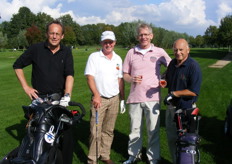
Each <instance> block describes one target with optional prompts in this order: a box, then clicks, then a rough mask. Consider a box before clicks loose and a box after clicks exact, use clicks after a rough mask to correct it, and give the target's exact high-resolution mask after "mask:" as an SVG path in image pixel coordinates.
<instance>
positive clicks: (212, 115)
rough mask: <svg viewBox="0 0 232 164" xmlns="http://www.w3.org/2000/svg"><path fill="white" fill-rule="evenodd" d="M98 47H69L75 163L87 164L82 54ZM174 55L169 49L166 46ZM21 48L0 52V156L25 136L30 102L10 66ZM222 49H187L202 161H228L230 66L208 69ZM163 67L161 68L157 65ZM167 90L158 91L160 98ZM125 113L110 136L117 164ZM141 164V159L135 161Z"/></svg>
mask: <svg viewBox="0 0 232 164" xmlns="http://www.w3.org/2000/svg"><path fill="white" fill-rule="evenodd" d="M96 48H98V47H88V51H86V50H85V48H80V49H75V50H73V56H74V61H75V84H74V89H73V96H72V100H75V101H78V102H80V103H82V104H83V105H84V106H85V108H86V110H87V114H86V116H85V117H84V120H83V121H82V122H81V123H80V124H78V125H77V126H76V127H75V128H74V131H75V152H74V162H73V163H74V164H79V163H86V159H87V153H88V136H89V118H90V115H89V106H90V105H89V102H90V95H91V94H90V91H89V89H88V86H87V83H86V79H85V76H84V69H85V64H86V61H87V58H88V56H89V54H90V53H91V52H94V51H96ZM115 51H116V52H117V53H118V54H120V55H121V57H122V58H123V59H124V57H125V55H126V53H127V51H128V50H127V49H123V48H116V49H115ZM167 52H168V53H169V54H170V56H171V57H172V58H173V54H172V51H171V50H167ZM21 53H22V52H17V51H13V52H7V51H5V52H0V88H1V92H0V102H1V105H0V158H2V157H3V156H4V155H5V154H7V153H8V152H9V151H11V150H12V149H13V148H15V147H16V146H18V145H19V144H20V142H21V140H22V138H23V136H24V135H25V124H26V120H25V119H24V117H23V110H22V108H21V106H22V105H27V104H29V103H30V100H29V98H28V97H27V96H26V95H25V93H24V91H23V90H22V88H21V86H20V84H19V82H18V80H17V78H16V76H15V73H14V71H13V69H12V64H13V62H14V61H15V59H16V58H17V57H18V56H19V55H20V54H21ZM226 54H227V50H218V49H192V50H191V56H192V57H193V58H194V59H195V60H197V61H198V62H199V64H200V66H201V70H202V73H203V83H202V88H201V94H200V97H199V100H198V107H199V108H200V112H201V115H202V119H201V121H200V132H199V134H200V136H201V143H200V151H201V163H202V164H209V163H210V164H218V163H220V164H221V163H222V164H230V163H232V156H231V150H232V138H229V137H227V136H225V135H224V133H223V126H224V118H225V111H226V108H227V106H228V105H229V103H230V101H231V99H232V85H231V84H232V83H231V81H232V76H231V75H232V64H228V65H227V66H225V67H224V68H221V69H217V68H209V67H208V66H209V65H211V64H213V63H215V62H216V61H217V60H218V59H221V58H223V57H224V56H225V55H226ZM162 70H164V68H162ZM25 73H26V77H27V78H28V82H30V74H31V68H30V67H28V68H26V69H25ZM128 93H129V85H128V84H126V96H127V95H128ZM166 93H167V90H166V89H163V90H162V97H164V96H165V95H166ZM164 115H165V106H164V105H162V109H161V128H160V136H161V156H162V163H165V164H169V163H170V156H169V152H168V148H167V142H166V132H165V126H164ZM129 124H130V120H129V116H128V113H127V112H126V113H125V114H123V115H122V114H119V115H118V119H117V123H116V128H115V138H114V142H113V145H112V151H111V158H112V160H114V161H116V163H121V162H122V161H124V160H126V159H127V158H128V155H127V143H128V133H129V130H130V129H129V127H130V125H129ZM146 141H147V135H146V130H145V128H144V144H143V146H144V150H145V148H146ZM139 163H144V162H139Z"/></svg>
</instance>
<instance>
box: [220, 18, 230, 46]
mask: <svg viewBox="0 0 232 164" xmlns="http://www.w3.org/2000/svg"><path fill="white" fill-rule="evenodd" d="M231 27H232V15H228V16H226V17H225V18H223V19H221V25H220V26H219V37H220V38H221V40H220V43H221V44H222V45H224V46H230V45H232V28H231Z"/></svg>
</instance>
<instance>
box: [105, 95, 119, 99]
mask: <svg viewBox="0 0 232 164" xmlns="http://www.w3.org/2000/svg"><path fill="white" fill-rule="evenodd" d="M115 96H118V95H115ZM115 96H112V97H105V96H101V98H103V99H111V98H114V97H115Z"/></svg>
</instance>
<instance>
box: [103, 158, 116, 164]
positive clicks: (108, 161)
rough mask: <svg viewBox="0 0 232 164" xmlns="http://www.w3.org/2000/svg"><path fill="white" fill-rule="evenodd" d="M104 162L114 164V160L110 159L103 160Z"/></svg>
mask: <svg viewBox="0 0 232 164" xmlns="http://www.w3.org/2000/svg"><path fill="white" fill-rule="evenodd" d="M102 162H104V163H106V164H114V162H113V161H112V160H110V159H108V160H102Z"/></svg>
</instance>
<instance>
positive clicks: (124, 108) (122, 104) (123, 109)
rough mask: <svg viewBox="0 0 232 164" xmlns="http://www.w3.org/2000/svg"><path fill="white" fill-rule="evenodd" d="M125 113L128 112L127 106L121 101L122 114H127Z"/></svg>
mask: <svg viewBox="0 0 232 164" xmlns="http://www.w3.org/2000/svg"><path fill="white" fill-rule="evenodd" d="M125 111H126V104H125V102H124V100H121V102H120V113H121V114H123V113H125Z"/></svg>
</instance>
